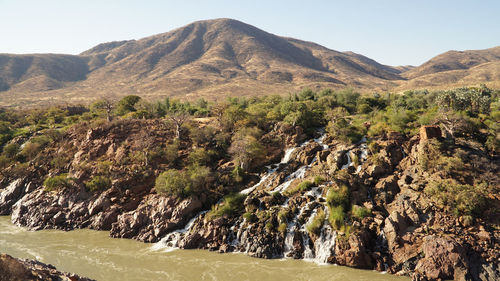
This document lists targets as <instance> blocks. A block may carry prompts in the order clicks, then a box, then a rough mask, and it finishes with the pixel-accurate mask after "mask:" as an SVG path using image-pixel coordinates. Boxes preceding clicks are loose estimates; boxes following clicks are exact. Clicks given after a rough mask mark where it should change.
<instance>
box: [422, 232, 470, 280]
mask: <svg viewBox="0 0 500 281" xmlns="http://www.w3.org/2000/svg"><path fill="white" fill-rule="evenodd" d="M422 252H423V254H424V258H423V259H421V260H419V261H418V263H417V266H416V267H415V273H416V275H422V276H424V278H426V279H429V280H435V279H446V280H447V279H454V280H459V279H460V277H461V276H460V275H465V274H464V272H466V271H467V268H466V265H467V262H466V261H465V249H464V248H463V247H462V246H460V245H458V244H457V243H456V242H455V241H453V240H450V239H446V238H443V237H437V236H427V237H425V238H424V243H423V244H422ZM455 273H457V274H455Z"/></svg>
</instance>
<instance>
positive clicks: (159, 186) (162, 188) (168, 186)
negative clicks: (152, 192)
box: [155, 169, 189, 197]
mask: <svg viewBox="0 0 500 281" xmlns="http://www.w3.org/2000/svg"><path fill="white" fill-rule="evenodd" d="M188 185H189V181H188V179H187V178H186V176H185V174H184V173H183V172H182V171H179V170H175V169H169V170H167V171H165V172H163V173H161V174H160V175H159V176H158V177H157V178H156V182H155V189H156V192H158V193H164V194H168V195H174V196H179V197H184V196H187V195H188V194H187V190H185V188H186V187H187V186H188Z"/></svg>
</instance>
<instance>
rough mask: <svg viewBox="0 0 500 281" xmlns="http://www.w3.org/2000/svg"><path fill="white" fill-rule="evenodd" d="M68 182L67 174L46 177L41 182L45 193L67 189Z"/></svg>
mask: <svg viewBox="0 0 500 281" xmlns="http://www.w3.org/2000/svg"><path fill="white" fill-rule="evenodd" d="M69 184H70V180H69V179H68V174H60V175H57V176H53V177H48V178H46V179H45V180H44V181H43V186H44V187H45V191H58V190H61V189H63V188H65V187H68V186H69Z"/></svg>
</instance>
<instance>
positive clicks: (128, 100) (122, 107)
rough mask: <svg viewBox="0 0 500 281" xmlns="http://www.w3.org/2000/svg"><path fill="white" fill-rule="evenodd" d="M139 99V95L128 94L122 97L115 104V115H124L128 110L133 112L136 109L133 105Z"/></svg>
mask: <svg viewBox="0 0 500 281" xmlns="http://www.w3.org/2000/svg"><path fill="white" fill-rule="evenodd" d="M140 100H141V97H139V96H134V95H129V96H125V97H123V98H122V99H121V100H120V101H119V102H118V104H117V106H116V114H117V115H120V116H122V115H125V114H127V113H129V112H135V111H136V110H137V109H136V108H135V105H136V104H137V103H138V102H139V101H140Z"/></svg>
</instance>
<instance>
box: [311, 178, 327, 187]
mask: <svg viewBox="0 0 500 281" xmlns="http://www.w3.org/2000/svg"><path fill="white" fill-rule="evenodd" d="M324 182H325V178H323V177H321V176H315V177H314V185H315V186H319V185H321V184H322V183H324Z"/></svg>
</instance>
